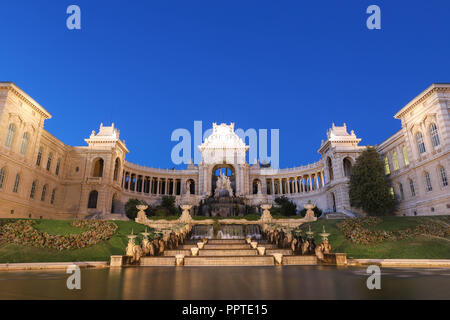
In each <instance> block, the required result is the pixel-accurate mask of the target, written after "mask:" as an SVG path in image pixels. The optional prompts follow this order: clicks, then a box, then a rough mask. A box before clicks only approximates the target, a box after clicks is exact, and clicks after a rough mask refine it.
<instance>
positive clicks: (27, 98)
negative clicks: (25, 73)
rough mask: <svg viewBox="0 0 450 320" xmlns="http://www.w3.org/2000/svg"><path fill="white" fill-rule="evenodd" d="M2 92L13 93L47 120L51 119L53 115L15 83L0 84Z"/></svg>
mask: <svg viewBox="0 0 450 320" xmlns="http://www.w3.org/2000/svg"><path fill="white" fill-rule="evenodd" d="M0 90H6V91H11V92H12V93H14V94H15V95H16V96H17V97H18V98H19V99H20V100H21V101H23V102H25V103H26V104H28V105H29V106H30V107H31V108H32V109H33V110H34V111H36V112H37V113H39V114H40V115H41V116H42V117H44V118H45V119H50V118H51V117H52V115H51V114H50V113H49V112H48V111H47V110H45V109H44V108H43V107H42V106H41V105H39V104H38V103H37V102H36V101H34V100H33V99H32V98H31V97H30V96H28V95H27V94H26V93H25V92H24V91H23V90H22V89H20V88H19V87H18V86H16V85H15V84H14V83H13V82H0Z"/></svg>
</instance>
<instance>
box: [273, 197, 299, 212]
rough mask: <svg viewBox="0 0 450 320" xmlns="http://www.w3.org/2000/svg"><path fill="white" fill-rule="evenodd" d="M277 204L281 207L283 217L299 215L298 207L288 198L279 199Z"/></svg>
mask: <svg viewBox="0 0 450 320" xmlns="http://www.w3.org/2000/svg"><path fill="white" fill-rule="evenodd" d="M275 203H276V204H277V205H278V206H279V212H280V214H281V215H282V216H295V215H296V214H297V205H296V204H295V203H293V202H292V201H291V200H289V199H288V198H287V197H285V196H282V197H277V198H275ZM276 211H278V210H276Z"/></svg>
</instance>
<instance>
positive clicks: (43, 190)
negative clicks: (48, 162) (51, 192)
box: [41, 185, 47, 201]
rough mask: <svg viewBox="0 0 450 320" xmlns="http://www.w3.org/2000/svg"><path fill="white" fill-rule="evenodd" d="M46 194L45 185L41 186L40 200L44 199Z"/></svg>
mask: <svg viewBox="0 0 450 320" xmlns="http://www.w3.org/2000/svg"><path fill="white" fill-rule="evenodd" d="M46 195H47V185H45V186H44V187H43V188H42V194H41V201H45V196H46Z"/></svg>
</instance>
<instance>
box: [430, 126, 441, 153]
mask: <svg viewBox="0 0 450 320" xmlns="http://www.w3.org/2000/svg"><path fill="white" fill-rule="evenodd" d="M430 135H431V141H432V142H433V147H435V148H436V147H437V146H439V145H440V144H441V142H440V141H439V134H438V131H437V127H436V124H435V123H432V124H431V126H430Z"/></svg>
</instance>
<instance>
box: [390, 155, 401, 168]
mask: <svg viewBox="0 0 450 320" xmlns="http://www.w3.org/2000/svg"><path fill="white" fill-rule="evenodd" d="M392 162H393V164H394V170H398V169H400V166H399V165H398V158H397V151H394V152H393V153H392Z"/></svg>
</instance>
